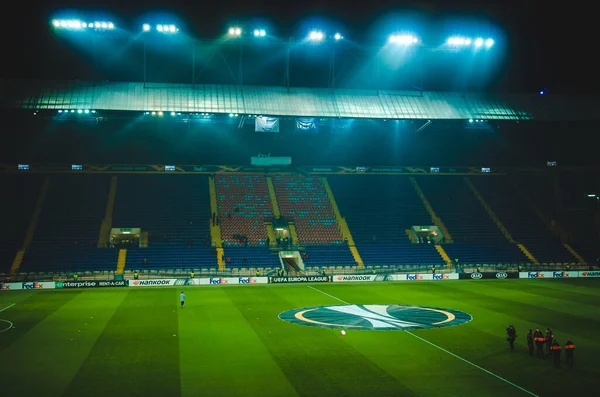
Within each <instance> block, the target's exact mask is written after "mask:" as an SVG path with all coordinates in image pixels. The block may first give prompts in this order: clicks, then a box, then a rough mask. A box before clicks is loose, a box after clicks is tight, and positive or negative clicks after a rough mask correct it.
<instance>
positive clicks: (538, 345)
mask: <svg viewBox="0 0 600 397" xmlns="http://www.w3.org/2000/svg"><path fill="white" fill-rule="evenodd" d="M506 336H507V337H506V340H507V341H508V344H509V346H510V350H511V351H513V350H515V340H516V339H517V330H516V329H515V327H514V326H513V325H509V326H508V328H506ZM534 347H535V350H536V352H537V357H538V358H539V359H542V360H544V359H546V357H552V358H553V359H554V367H555V368H560V355H561V350H562V347H561V346H560V343H558V341H557V340H556V338H555V337H554V333H553V332H552V330H551V329H550V328H546V335H544V334H543V333H542V331H540V329H539V328H536V329H535V332H533V330H532V329H530V330H529V333H528V334H527V348H528V349H529V355H530V356H533V351H534ZM565 355H566V359H567V366H568V367H569V369H573V358H574V355H575V344H574V343H573V342H571V340H570V339H567V341H566V342H565Z"/></svg>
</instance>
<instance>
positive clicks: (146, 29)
mask: <svg viewBox="0 0 600 397" xmlns="http://www.w3.org/2000/svg"><path fill="white" fill-rule="evenodd" d="M142 30H143V31H144V32H149V31H150V25H149V24H147V23H145V24H143V25H142Z"/></svg>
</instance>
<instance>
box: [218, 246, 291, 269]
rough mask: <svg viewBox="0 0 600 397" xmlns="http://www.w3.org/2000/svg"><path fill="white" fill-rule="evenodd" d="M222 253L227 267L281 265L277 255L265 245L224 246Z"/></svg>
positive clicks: (270, 266) (271, 266)
mask: <svg viewBox="0 0 600 397" xmlns="http://www.w3.org/2000/svg"><path fill="white" fill-rule="evenodd" d="M224 255H225V258H226V259H227V263H226V265H227V268H274V267H281V263H280V262H279V257H278V256H277V254H276V253H272V252H271V251H270V250H269V249H268V248H267V247H263V246H254V247H252V246H249V247H226V248H224Z"/></svg>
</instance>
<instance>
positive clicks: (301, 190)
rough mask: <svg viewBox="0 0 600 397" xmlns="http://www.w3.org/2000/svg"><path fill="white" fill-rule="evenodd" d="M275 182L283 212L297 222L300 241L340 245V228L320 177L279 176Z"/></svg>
mask: <svg viewBox="0 0 600 397" xmlns="http://www.w3.org/2000/svg"><path fill="white" fill-rule="evenodd" d="M274 185H275V192H276V193H277V200H278V202H279V209H280V211H281V215H282V216H283V217H284V218H287V219H290V220H293V221H294V222H295V223H296V229H297V231H298V242H299V243H300V244H317V245H323V244H341V242H342V236H341V234H340V229H339V227H338V224H337V221H336V219H335V215H334V213H333V209H332V208H331V203H330V201H329V198H328V197H327V191H326V190H325V187H324V186H323V182H322V181H321V179H320V178H319V177H317V176H302V175H294V174H283V175H277V176H276V177H275V178H274Z"/></svg>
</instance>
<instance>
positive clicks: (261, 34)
mask: <svg viewBox="0 0 600 397" xmlns="http://www.w3.org/2000/svg"><path fill="white" fill-rule="evenodd" d="M266 35H267V32H266V31H265V30H264V29H254V37H265V36H266Z"/></svg>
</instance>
